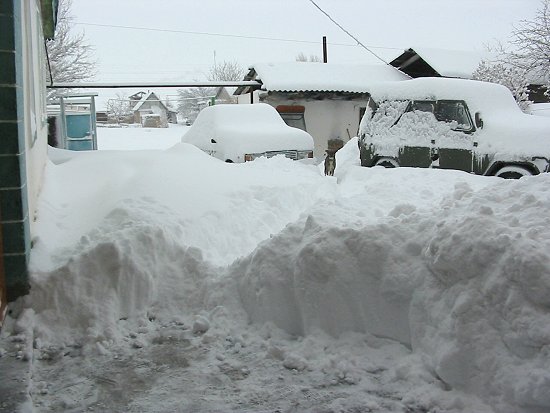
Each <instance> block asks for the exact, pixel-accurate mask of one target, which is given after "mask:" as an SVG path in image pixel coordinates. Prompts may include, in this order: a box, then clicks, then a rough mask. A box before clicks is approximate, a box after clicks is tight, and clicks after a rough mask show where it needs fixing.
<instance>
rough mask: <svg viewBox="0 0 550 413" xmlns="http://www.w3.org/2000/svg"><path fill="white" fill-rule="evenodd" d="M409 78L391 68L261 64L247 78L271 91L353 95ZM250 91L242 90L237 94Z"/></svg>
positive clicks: (256, 65)
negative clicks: (378, 84) (386, 83)
mask: <svg viewBox="0 0 550 413" xmlns="http://www.w3.org/2000/svg"><path fill="white" fill-rule="evenodd" d="M407 79H409V76H407V75H405V74H403V73H401V72H400V71H399V70H396V69H395V68H394V67H392V66H390V65H384V64H376V65H348V64H334V63H316V62H315V63H314V62H287V63H257V64H254V65H253V66H252V67H251V68H250V72H249V73H248V75H247V76H246V77H245V80H257V81H260V82H261V83H262V89H263V90H268V91H280V92H283V91H285V92H310V91H313V92H350V93H367V92H368V91H369V86H370V85H372V84H374V83H378V82H385V81H397V80H407ZM247 92H248V90H247V89H246V88H244V87H241V88H238V89H237V90H236V91H235V94H236V95H238V94H241V93H247Z"/></svg>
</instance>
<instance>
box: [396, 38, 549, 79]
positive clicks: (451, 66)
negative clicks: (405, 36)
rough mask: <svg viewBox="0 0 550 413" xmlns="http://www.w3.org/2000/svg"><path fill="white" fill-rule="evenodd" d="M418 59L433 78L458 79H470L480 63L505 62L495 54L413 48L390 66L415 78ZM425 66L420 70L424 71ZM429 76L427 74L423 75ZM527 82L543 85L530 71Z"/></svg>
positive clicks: (539, 77)
mask: <svg viewBox="0 0 550 413" xmlns="http://www.w3.org/2000/svg"><path fill="white" fill-rule="evenodd" d="M418 59H422V60H423V61H424V62H425V63H426V64H427V65H428V66H429V67H431V68H432V69H433V70H434V71H435V72H436V73H434V74H433V75H434V76H437V75H440V76H443V77H453V78H459V79H472V78H473V74H474V72H475V71H476V69H477V68H478V67H479V65H480V63H481V62H482V61H489V62H499V61H503V60H505V57H504V58H503V55H501V54H499V53H497V52H489V51H473V50H469V51H467V50H448V49H432V48H424V47H415V48H411V49H407V50H405V51H404V52H403V53H401V54H400V55H399V56H397V57H396V58H395V59H393V60H392V61H391V62H390V64H391V65H392V66H395V67H397V68H399V69H401V70H403V72H405V73H407V74H409V75H411V76H412V77H417V76H415V74H413V73H411V72H414V71H416V70H418V66H416V67H415V65H416V64H417V61H418ZM426 69H428V68H426V67H425V66H424V67H422V68H421V69H420V70H426ZM426 74H428V75H430V74H429V73H425V74H424V76H426ZM527 80H528V81H529V82H530V83H533V84H543V83H544V77H543V76H541V75H540V74H539V73H536V72H535V71H532V72H530V73H528V74H527Z"/></svg>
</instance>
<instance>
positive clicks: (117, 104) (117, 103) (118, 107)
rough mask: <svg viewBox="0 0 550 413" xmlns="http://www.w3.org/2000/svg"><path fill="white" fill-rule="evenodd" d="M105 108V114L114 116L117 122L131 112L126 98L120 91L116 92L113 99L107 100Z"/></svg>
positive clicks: (121, 120)
mask: <svg viewBox="0 0 550 413" xmlns="http://www.w3.org/2000/svg"><path fill="white" fill-rule="evenodd" d="M106 109H107V110H106V112H107V115H109V116H110V117H112V118H114V119H115V120H116V122H117V123H118V124H120V123H121V122H123V121H124V119H126V118H127V117H128V116H130V115H131V114H132V110H131V109H130V102H129V101H128V98H127V97H125V96H124V95H123V94H121V93H117V94H116V98H115V99H109V100H108V101H107V104H106Z"/></svg>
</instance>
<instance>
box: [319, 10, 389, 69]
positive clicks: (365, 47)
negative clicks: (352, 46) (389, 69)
mask: <svg viewBox="0 0 550 413" xmlns="http://www.w3.org/2000/svg"><path fill="white" fill-rule="evenodd" d="M309 1H310V2H311V4H313V5H314V6H315V7H316V8H317V9H319V11H320V12H321V13H323V14H324V15H325V16H327V17H328V18H329V20H330V21H331V22H333V23H334V24H335V25H336V26H338V27H339V28H340V30H342V31H343V32H344V33H346V34H347V35H348V36H349V37H351V38H352V39H353V40H355V41H356V42H357V44H358V45H359V46H361V47H362V48H364V49H365V50H366V51H368V52H369V53H371V54H372V55H373V56H374V57H376V58H377V59H379V60H381V61H382V62H384V63H385V64H388V62H386V61H385V60H384V59H382V58H381V57H380V56H378V55H377V54H376V53H374V52H373V51H372V50H370V49H369V48H368V47H367V46H365V45H364V44H363V43H361V41H360V40H359V39H358V38H357V37H355V36H354V35H353V34H351V33H350V32H349V31H347V30H346V29H345V28H344V27H342V25H340V24H339V23H338V22H337V21H336V20H334V19H333V18H332V17H331V16H330V15H329V14H328V13H327V12H326V11H324V10H323V9H322V8H321V7H319V6H318V5H317V3H315V2H314V1H313V0H309Z"/></svg>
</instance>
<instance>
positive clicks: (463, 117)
mask: <svg viewBox="0 0 550 413" xmlns="http://www.w3.org/2000/svg"><path fill="white" fill-rule="evenodd" d="M414 110H418V111H422V112H430V113H433V114H434V115H435V117H436V119H437V120H438V121H440V122H447V123H450V124H451V129H453V130H456V131H462V132H472V131H473V130H474V127H473V124H472V120H471V119H470V115H469V112H468V108H467V106H466V103H465V102H464V101H462V100H438V101H431V100H424V101H421V100H417V101H414V102H411V104H410V105H409V107H408V108H407V112H411V111H414Z"/></svg>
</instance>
